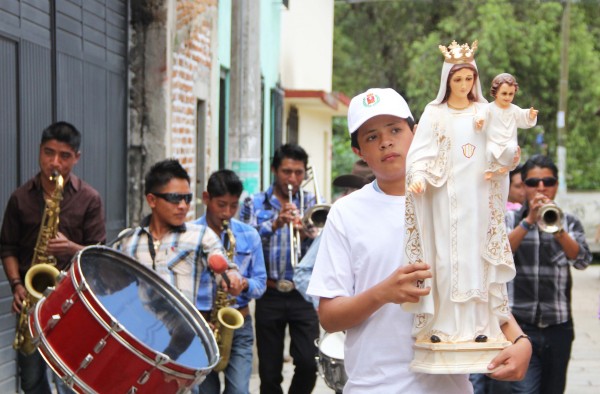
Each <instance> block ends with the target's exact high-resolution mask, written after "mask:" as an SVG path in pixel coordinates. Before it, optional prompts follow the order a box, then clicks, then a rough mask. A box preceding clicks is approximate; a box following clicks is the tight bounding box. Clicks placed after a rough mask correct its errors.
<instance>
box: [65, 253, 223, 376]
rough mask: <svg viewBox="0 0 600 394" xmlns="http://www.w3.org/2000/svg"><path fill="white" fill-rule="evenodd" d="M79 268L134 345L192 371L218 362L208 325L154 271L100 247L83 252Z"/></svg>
mask: <svg viewBox="0 0 600 394" xmlns="http://www.w3.org/2000/svg"><path fill="white" fill-rule="evenodd" d="M77 264H79V267H80V270H81V273H82V276H83V280H84V281H85V283H87V285H88V287H89V289H90V290H91V293H92V295H93V296H94V297H95V298H96V300H97V301H98V303H99V304H100V305H101V306H102V308H104V310H105V312H106V313H108V314H109V315H110V316H111V317H112V318H113V319H114V321H116V322H118V323H119V325H120V326H121V327H122V328H123V329H124V330H126V331H127V332H128V333H129V334H130V335H131V336H133V337H134V338H136V339H137V340H138V341H140V342H141V343H143V344H144V345H146V346H147V347H149V348H151V349H153V350H155V351H158V352H160V353H163V354H166V355H167V356H169V357H170V359H171V360H173V361H175V362H176V363H178V364H181V365H184V366H187V367H190V368H193V369H205V368H207V367H211V366H213V365H214V364H215V363H216V362H217V361H218V359H217V357H216V350H215V348H214V347H215V346H216V343H215V342H214V338H213V337H212V334H210V333H209V332H210V330H209V329H208V326H207V325H206V323H205V322H204V321H203V320H202V318H201V317H200V315H199V314H198V313H197V311H195V309H193V306H192V305H191V303H189V302H187V300H185V299H184V298H183V296H182V295H181V294H180V293H179V292H178V291H177V290H176V289H174V288H172V287H171V286H170V285H169V284H167V283H165V282H164V281H163V280H162V279H161V278H160V277H159V276H158V275H156V274H155V273H154V272H152V271H151V270H149V269H147V268H146V267H144V266H142V265H141V264H140V263H138V262H137V261H136V260H134V259H132V258H130V257H128V256H125V255H123V254H121V253H119V252H116V251H114V250H112V249H109V248H104V247H90V248H86V249H85V250H84V251H83V252H82V253H80V255H79V259H78V261H77ZM191 309H193V310H191ZM194 312H196V313H194ZM211 340H212V342H211Z"/></svg>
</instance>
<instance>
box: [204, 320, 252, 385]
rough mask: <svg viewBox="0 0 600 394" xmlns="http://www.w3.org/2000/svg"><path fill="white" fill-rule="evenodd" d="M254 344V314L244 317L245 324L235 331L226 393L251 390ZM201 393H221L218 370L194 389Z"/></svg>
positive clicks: (226, 370) (227, 369)
mask: <svg viewBox="0 0 600 394" xmlns="http://www.w3.org/2000/svg"><path fill="white" fill-rule="evenodd" d="M253 345H254V330H253V328H252V316H250V315H248V316H246V318H245V319H244V325H242V326H241V327H240V328H238V329H237V330H235V331H234V333H233V341H232V345H231V355H230V357H229V364H227V368H225V371H224V373H225V391H224V393H225V394H248V393H249V392H250V388H249V386H250V375H251V374H252V346H253ZM193 392H195V393H198V392H199V393H201V394H219V393H220V392H221V382H220V380H219V373H218V372H214V371H213V372H211V373H209V374H208V375H207V376H206V379H205V380H204V381H203V382H202V383H201V384H200V386H199V388H195V389H194V390H193Z"/></svg>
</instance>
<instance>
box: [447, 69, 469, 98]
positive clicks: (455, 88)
mask: <svg viewBox="0 0 600 394" xmlns="http://www.w3.org/2000/svg"><path fill="white" fill-rule="evenodd" d="M474 83H475V73H474V72H473V70H471V69H469V68H463V69H460V70H458V71H457V72H455V73H454V74H453V75H452V77H451V78H450V97H453V98H467V96H468V94H469V93H470V92H471V89H473V84H474Z"/></svg>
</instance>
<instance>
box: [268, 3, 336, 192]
mask: <svg viewBox="0 0 600 394" xmlns="http://www.w3.org/2000/svg"><path fill="white" fill-rule="evenodd" d="M333 7H334V5H333V0H303V1H294V0H292V1H290V7H289V10H287V11H284V12H283V13H282V22H281V24H282V30H281V42H282V43H283V44H282V46H281V60H280V67H281V81H282V85H283V88H284V89H286V90H298V91H320V92H325V93H327V94H329V93H330V92H331V86H332V73H333V68H332V67H333ZM292 105H293V106H295V107H296V108H297V109H298V115H299V116H298V139H299V144H300V145H301V146H302V147H303V148H305V149H306V151H307V152H308V154H309V165H311V166H313V167H314V169H315V170H316V172H317V175H318V179H317V181H318V182H319V189H320V192H321V194H322V196H323V197H324V198H325V200H326V201H328V202H331V165H332V153H331V152H332V147H331V141H332V128H331V123H332V117H333V116H334V112H336V111H335V110H333V109H332V108H331V107H329V106H328V105H327V104H326V103H325V102H323V101H321V100H319V99H317V100H310V99H306V100H298V99H295V100H288V99H286V104H285V110H284V119H287V117H288V115H289V113H290V109H291V106H292ZM335 115H337V116H340V115H345V113H341V114H339V113H338V114H335ZM309 186H310V187H313V186H312V185H309Z"/></svg>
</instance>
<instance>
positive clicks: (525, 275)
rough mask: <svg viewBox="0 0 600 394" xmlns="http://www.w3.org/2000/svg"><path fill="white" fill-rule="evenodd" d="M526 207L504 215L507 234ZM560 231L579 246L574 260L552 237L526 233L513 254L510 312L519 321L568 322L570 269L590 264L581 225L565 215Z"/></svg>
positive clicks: (517, 222) (573, 218)
mask: <svg viewBox="0 0 600 394" xmlns="http://www.w3.org/2000/svg"><path fill="white" fill-rule="evenodd" d="M527 209H528V208H527V205H525V206H523V207H522V208H521V209H520V210H518V211H509V212H507V214H506V226H507V231H510V230H512V229H514V228H515V227H516V226H518V225H519V223H520V222H521V220H523V219H524V218H525V217H526V216H527ZM563 228H564V229H565V231H567V232H568V233H569V235H570V236H571V237H572V238H573V239H574V240H575V241H577V243H578V244H579V254H578V255H577V257H576V258H575V259H574V260H570V259H569V258H567V256H566V255H565V253H564V251H563V249H562V247H561V246H560V244H559V243H558V241H557V240H556V239H554V235H553V234H549V233H545V232H541V231H539V229H538V228H537V226H536V228H535V229H534V230H531V231H529V232H528V233H527V234H526V235H525V238H523V240H522V241H521V244H520V246H519V248H518V249H517V250H516V251H513V253H514V258H515V266H516V269H517V274H516V276H515V279H513V281H512V282H510V283H509V294H511V303H512V313H513V315H514V316H515V318H516V319H517V320H518V321H519V322H521V323H526V324H532V325H541V326H544V325H554V324H561V323H565V322H567V321H569V320H571V318H572V315H571V286H572V278H571V266H573V267H574V268H576V269H580V270H582V269H585V268H586V267H587V266H588V265H589V264H590V262H591V261H592V254H591V253H590V248H589V246H588V245H587V243H586V240H585V234H584V231H583V226H582V225H581V222H580V221H579V220H578V219H577V218H576V217H575V216H573V215H571V214H568V213H565V215H564V219H563Z"/></svg>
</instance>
